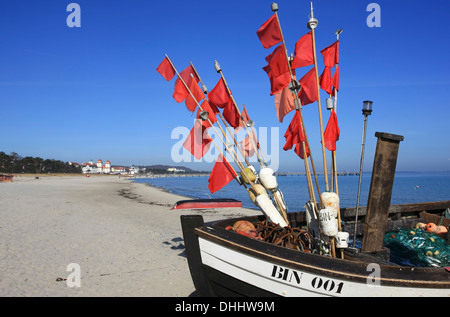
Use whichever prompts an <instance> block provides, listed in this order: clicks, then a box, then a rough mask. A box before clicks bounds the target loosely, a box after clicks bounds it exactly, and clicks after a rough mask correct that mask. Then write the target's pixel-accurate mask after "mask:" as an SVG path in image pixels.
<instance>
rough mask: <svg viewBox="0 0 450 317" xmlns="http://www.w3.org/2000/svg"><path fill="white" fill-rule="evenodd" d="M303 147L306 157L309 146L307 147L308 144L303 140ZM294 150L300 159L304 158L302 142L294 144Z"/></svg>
mask: <svg viewBox="0 0 450 317" xmlns="http://www.w3.org/2000/svg"><path fill="white" fill-rule="evenodd" d="M305 149H306V153H307V157H308V156H309V148H308V144H307V143H306V142H305ZM294 152H295V153H296V154H297V155H298V156H299V157H300V158H301V159H302V160H304V159H305V152H304V151H303V144H302V143H297V144H296V145H295V149H294Z"/></svg>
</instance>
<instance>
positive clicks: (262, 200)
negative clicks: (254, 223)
mask: <svg viewBox="0 0 450 317" xmlns="http://www.w3.org/2000/svg"><path fill="white" fill-rule="evenodd" d="M256 204H257V205H258V207H259V208H260V209H261V211H262V212H263V213H264V214H265V215H266V217H267V218H269V219H270V220H271V221H272V222H274V223H276V224H278V225H280V226H281V227H287V226H288V224H287V223H286V221H285V220H284V219H283V217H282V216H281V215H280V213H279V212H278V210H277V208H276V207H275V206H274V205H273V203H272V201H271V200H270V198H269V196H268V195H258V196H256Z"/></svg>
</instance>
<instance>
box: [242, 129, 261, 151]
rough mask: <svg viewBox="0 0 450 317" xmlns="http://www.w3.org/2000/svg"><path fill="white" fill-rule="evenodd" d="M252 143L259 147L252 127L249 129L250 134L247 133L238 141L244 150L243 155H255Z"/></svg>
mask: <svg viewBox="0 0 450 317" xmlns="http://www.w3.org/2000/svg"><path fill="white" fill-rule="evenodd" d="M250 138H252V139H251V140H250ZM253 143H255V144H256V146H257V147H258V148H259V144H258V143H257V141H256V134H255V131H254V130H253V128H252V130H251V131H250V134H249V135H247V137H246V138H245V139H244V140H243V141H241V142H240V143H239V144H240V146H241V148H242V150H243V151H244V155H245V156H248V157H252V156H253V155H255V151H256V150H255V148H254V147H253Z"/></svg>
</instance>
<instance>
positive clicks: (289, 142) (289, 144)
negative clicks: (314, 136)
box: [283, 111, 309, 159]
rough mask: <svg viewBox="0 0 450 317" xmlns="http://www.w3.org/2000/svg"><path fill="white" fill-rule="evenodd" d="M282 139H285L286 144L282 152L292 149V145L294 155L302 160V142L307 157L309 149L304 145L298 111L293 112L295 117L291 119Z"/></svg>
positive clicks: (304, 139) (304, 140)
mask: <svg viewBox="0 0 450 317" xmlns="http://www.w3.org/2000/svg"><path fill="white" fill-rule="evenodd" d="M284 137H285V139H286V144H285V145H284V147H283V150H285V151H289V150H290V149H292V148H293V147H294V145H296V147H295V153H297V155H298V156H300V157H301V158H302V159H304V153H303V146H302V142H305V145H306V152H307V155H308V156H309V148H308V145H307V144H306V138H305V135H304V133H303V126H302V123H301V120H300V114H299V113H298V111H296V112H295V115H294V117H293V118H292V121H291V123H290V124H289V127H288V129H287V130H286V133H285V134H284Z"/></svg>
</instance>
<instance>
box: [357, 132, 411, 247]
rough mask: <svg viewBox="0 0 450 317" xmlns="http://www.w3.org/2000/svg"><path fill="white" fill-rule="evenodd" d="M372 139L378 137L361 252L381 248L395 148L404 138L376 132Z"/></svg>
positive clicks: (387, 210)
mask: <svg viewBox="0 0 450 317" xmlns="http://www.w3.org/2000/svg"><path fill="white" fill-rule="evenodd" d="M375 136H376V137H377V138H378V142H377V148H376V152H375V158H374V162H373V169H372V179H371V182H370V191H369V199H368V202H367V214H366V221H365V225H364V237H363V243H362V249H361V251H363V252H377V251H381V250H382V249H383V241H384V235H385V233H386V227H387V222H388V215H389V206H390V203H391V195H392V187H393V184H394V174H395V167H396V165H397V154H398V148H399V145H400V141H403V136H401V135H395V134H390V133H384V132H376V133H375Z"/></svg>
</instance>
